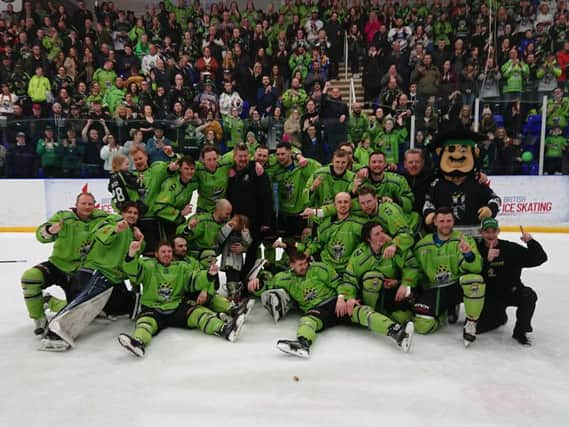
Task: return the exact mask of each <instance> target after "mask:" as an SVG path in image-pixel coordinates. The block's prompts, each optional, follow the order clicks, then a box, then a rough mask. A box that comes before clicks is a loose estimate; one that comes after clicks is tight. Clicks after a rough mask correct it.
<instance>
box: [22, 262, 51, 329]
mask: <svg viewBox="0 0 569 427" xmlns="http://www.w3.org/2000/svg"><path fill="white" fill-rule="evenodd" d="M21 285H22V290H23V292H24V300H25V302H26V307H27V309H28V314H29V315H30V317H31V318H32V319H41V318H42V317H45V313H44V311H43V294H42V290H43V288H44V277H43V273H42V271H41V270H40V269H38V268H36V267H32V268H30V269H29V270H26V271H24V274H23V275H22V278H21Z"/></svg>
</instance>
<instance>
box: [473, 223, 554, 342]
mask: <svg viewBox="0 0 569 427" xmlns="http://www.w3.org/2000/svg"><path fill="white" fill-rule="evenodd" d="M520 230H521V232H522V236H521V238H520V239H521V241H522V242H524V243H525V244H526V245H527V247H523V246H522V245H519V244H517V243H514V242H509V241H507V240H502V239H498V235H499V234H500V228H499V226H498V221H497V220H496V219H494V218H485V219H483V220H482V224H481V231H480V234H481V236H482V240H481V241H480V242H479V243H478V250H479V251H480V255H482V259H483V260H484V269H483V275H484V280H485V281H486V297H485V300H484V308H483V309H482V313H480V319H478V326H477V332H478V333H481V332H486V331H490V330H492V329H496V328H497V327H499V326H502V325H505V324H506V323H507V322H508V317H507V316H506V308H507V307H512V306H513V307H517V311H516V324H515V326H514V333H513V335H512V337H513V338H514V339H515V340H517V341H518V342H519V343H520V344H523V345H530V344H531V343H530V340H529V338H528V337H527V335H526V334H527V333H528V332H532V331H533V329H532V326H531V319H532V317H533V312H534V310H535V304H536V301H537V294H536V293H535V291H534V290H533V289H532V288H530V287H529V286H525V285H524V284H523V283H522V281H521V272H522V268H528V267H537V266H539V265H541V264H543V263H544V262H546V261H547V254H546V253H545V251H544V250H543V248H542V247H541V245H540V244H539V243H538V242H537V241H536V240H535V239H534V238H533V237H532V235H531V234H529V233H526V232H524V229H523V228H522V227H520Z"/></svg>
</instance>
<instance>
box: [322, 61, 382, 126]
mask: <svg viewBox="0 0 569 427" xmlns="http://www.w3.org/2000/svg"><path fill="white" fill-rule="evenodd" d="M340 68H341V69H340V72H339V73H338V79H337V80H331V81H330V84H332V86H337V87H339V88H340V91H341V92H342V99H343V100H344V101H346V102H348V100H349V99H350V79H351V78H352V73H350V71H349V70H348V74H347V75H346V72H345V69H344V67H343V66H342V67H340ZM358 76H359V77H357V78H354V90H355V93H356V101H357V102H359V103H363V102H364V87H363V84H362V78H361V74H359V75H358ZM364 107H367V105H366V106H364ZM362 112H363V113H364V114H367V115H368V116H369V115H372V114H373V110H372V109H371V108H363V109H362Z"/></svg>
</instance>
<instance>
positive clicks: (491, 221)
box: [480, 218, 499, 230]
mask: <svg viewBox="0 0 569 427" xmlns="http://www.w3.org/2000/svg"><path fill="white" fill-rule="evenodd" d="M480 228H481V229H482V230H487V229H488V228H496V229H498V228H499V225H498V220H497V219H496V218H484V219H483V220H482V222H481V223H480Z"/></svg>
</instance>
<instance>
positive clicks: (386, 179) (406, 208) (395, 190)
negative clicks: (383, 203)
mask: <svg viewBox="0 0 569 427" xmlns="http://www.w3.org/2000/svg"><path fill="white" fill-rule="evenodd" d="M364 184H365V185H370V186H372V187H373V188H374V189H375V194H377V196H378V197H379V198H380V199H381V198H382V197H384V196H386V197H389V198H390V199H391V200H393V202H395V203H397V204H398V205H399V206H401V207H402V208H403V212H405V213H409V212H411V211H412V210H413V203H415V195H414V194H413V191H412V190H411V187H409V183H408V182H407V180H406V179H405V177H404V176H402V175H399V174H397V173H394V172H388V171H385V172H384V173H383V178H382V179H381V180H379V181H374V180H373V179H371V177H368V178H367V179H366V180H365V181H364V183H363V184H362V185H364Z"/></svg>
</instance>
